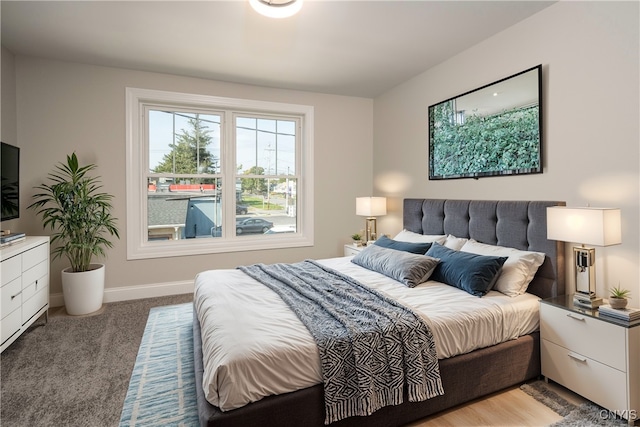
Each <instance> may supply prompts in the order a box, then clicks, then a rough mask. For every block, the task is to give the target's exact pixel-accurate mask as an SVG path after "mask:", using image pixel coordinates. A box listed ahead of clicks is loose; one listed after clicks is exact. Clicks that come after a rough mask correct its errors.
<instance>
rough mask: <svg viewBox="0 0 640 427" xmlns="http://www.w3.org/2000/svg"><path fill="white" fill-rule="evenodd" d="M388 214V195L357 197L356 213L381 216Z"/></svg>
mask: <svg viewBox="0 0 640 427" xmlns="http://www.w3.org/2000/svg"><path fill="white" fill-rule="evenodd" d="M386 214H387V198H386V197H356V215H360V216H380V215H386Z"/></svg>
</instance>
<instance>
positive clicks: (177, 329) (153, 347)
mask: <svg viewBox="0 0 640 427" xmlns="http://www.w3.org/2000/svg"><path fill="white" fill-rule="evenodd" d="M192 327H193V304H191V303H187V304H180V305H173V306H167V307H154V308H152V309H151V310H150V312H149V319H148V320H147V325H146V327H145V330H144V334H143V336H142V342H141V343H140V349H139V350H138V356H137V358H136V362H135V365H134V368H133V372H132V374H131V380H130V382H129V388H128V390H127V395H126V397H125V400H124V406H123V409H122V415H121V417H120V426H121V427H124V426H167V425H171V426H194V425H198V410H197V403H196V387H195V373H194V367H193V329H192Z"/></svg>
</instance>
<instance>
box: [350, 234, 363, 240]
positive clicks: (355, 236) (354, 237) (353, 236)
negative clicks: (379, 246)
mask: <svg viewBox="0 0 640 427" xmlns="http://www.w3.org/2000/svg"><path fill="white" fill-rule="evenodd" d="M351 238H352V239H353V240H355V241H358V240H362V236H361V235H360V234H358V233H354V234H352V235H351Z"/></svg>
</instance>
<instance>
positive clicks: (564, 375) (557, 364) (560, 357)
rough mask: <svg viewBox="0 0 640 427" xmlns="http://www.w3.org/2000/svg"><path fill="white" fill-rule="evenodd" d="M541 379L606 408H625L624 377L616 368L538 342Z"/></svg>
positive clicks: (625, 382) (552, 345) (625, 391)
mask: <svg viewBox="0 0 640 427" xmlns="http://www.w3.org/2000/svg"><path fill="white" fill-rule="evenodd" d="M540 356H541V360H542V375H544V376H545V377H548V378H551V379H552V380H553V381H556V382H558V383H560V384H562V385H563V386H565V387H567V388H569V389H571V390H572V391H574V392H576V393H578V394H580V395H582V396H584V397H586V398H587V399H589V400H591V401H593V402H595V403H597V404H599V405H600V406H603V407H605V408H615V409H620V410H622V409H631V408H627V376H626V374H625V373H624V372H621V371H619V370H617V369H615V368H612V367H610V366H607V365H604V364H602V363H600V362H597V361H595V360H593V359H590V358H588V357H586V356H584V355H582V354H580V353H576V352H573V351H570V350H567V349H566V348H564V347H561V346H559V345H556V344H554V343H552V342H549V341H547V340H545V339H541V340H540Z"/></svg>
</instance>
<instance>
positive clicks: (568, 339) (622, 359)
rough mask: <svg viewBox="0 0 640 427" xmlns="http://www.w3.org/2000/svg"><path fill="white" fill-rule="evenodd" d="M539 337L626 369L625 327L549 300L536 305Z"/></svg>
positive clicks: (622, 369) (623, 370)
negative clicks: (559, 306)
mask: <svg viewBox="0 0 640 427" xmlns="http://www.w3.org/2000/svg"><path fill="white" fill-rule="evenodd" d="M540 337H541V338H542V339H545V340H547V341H550V342H552V343H554V344H557V345H559V346H561V347H564V348H566V349H571V350H572V351H574V352H576V353H579V354H581V355H584V356H586V357H588V358H590V359H593V360H596V361H598V362H601V363H604V364H605V365H609V366H611V367H613V368H616V369H618V370H620V371H622V372H625V371H626V365H627V363H626V355H627V348H626V344H625V343H626V336H625V328H621V327H619V326H616V325H613V324H611V323H608V322H603V321H601V320H597V319H593V318H591V317H588V316H585V315H582V314H580V313H576V312H573V311H569V310H564V309H561V308H558V307H555V306H552V305H550V304H541V305H540Z"/></svg>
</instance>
